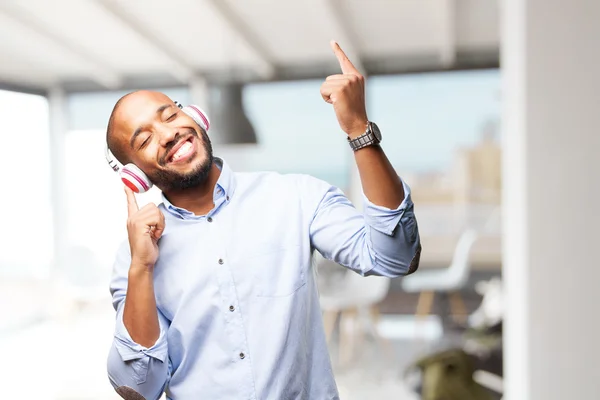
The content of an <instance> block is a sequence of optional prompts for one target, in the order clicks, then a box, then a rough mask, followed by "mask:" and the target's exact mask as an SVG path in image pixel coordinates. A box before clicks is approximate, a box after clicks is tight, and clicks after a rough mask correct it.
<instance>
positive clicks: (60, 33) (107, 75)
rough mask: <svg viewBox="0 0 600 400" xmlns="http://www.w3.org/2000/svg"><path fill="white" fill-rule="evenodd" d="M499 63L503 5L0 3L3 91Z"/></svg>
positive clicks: (237, 0)
mask: <svg viewBox="0 0 600 400" xmlns="http://www.w3.org/2000/svg"><path fill="white" fill-rule="evenodd" d="M330 39H335V40H337V41H338V42H339V43H340V45H341V46H342V48H343V49H344V50H345V51H346V53H347V54H348V56H349V57H350V59H351V60H352V61H353V62H354V63H355V65H356V66H357V67H358V68H359V69H360V70H361V71H362V72H363V73H365V74H369V75H376V74H389V73H405V72H414V71H430V70H445V69H467V68H481V67H484V68H487V67H496V66H498V58H499V55H498V53H499V51H498V49H499V23H498V3H497V0H486V1H482V0H302V1H299V0H170V1H166V0H52V1H48V0H0V87H1V88H5V89H13V90H22V91H30V92H45V91H46V90H48V89H49V88H52V87H56V86H61V87H63V88H64V89H65V90H67V91H94V90H122V89H131V88H140V87H159V86H185V85H187V84H189V82H190V81H191V80H193V79H197V78H200V79H207V80H209V81H219V80H232V79H233V80H238V81H242V82H252V81H270V80H285V79H305V78H316V77H323V76H325V75H327V74H331V73H337V71H338V65H336V59H335V57H334V56H333V54H332V53H331V49H330V47H329V40H330Z"/></svg>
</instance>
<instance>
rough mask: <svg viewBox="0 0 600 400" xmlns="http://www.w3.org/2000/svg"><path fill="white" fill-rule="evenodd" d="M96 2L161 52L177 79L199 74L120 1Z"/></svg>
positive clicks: (184, 80)
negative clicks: (125, 8)
mask: <svg viewBox="0 0 600 400" xmlns="http://www.w3.org/2000/svg"><path fill="white" fill-rule="evenodd" d="M96 2H97V3H98V4H99V5H100V6H102V7H103V8H104V9H105V10H106V11H107V12H108V13H109V14H110V15H112V16H113V17H114V18H115V19H117V20H118V21H120V22H121V23H122V24H123V25H125V26H126V27H127V28H128V29H129V30H131V31H133V32H135V33H136V34H138V35H139V36H140V37H141V38H142V39H143V40H145V41H146V42H147V43H148V44H149V45H150V46H152V47H153V48H154V49H155V50H157V51H158V52H159V53H161V54H162V55H163V57H164V58H165V60H166V61H167V62H168V63H169V64H171V66H172V68H173V69H172V70H171V71H169V73H170V74H171V75H172V76H173V77H174V78H175V79H177V80H178V81H180V82H181V83H186V84H187V83H188V82H189V81H190V80H191V79H192V78H194V76H196V75H197V73H196V71H194V68H193V67H192V66H191V65H190V64H188V63H187V61H186V60H185V58H184V57H182V56H181V55H180V54H178V53H177V52H175V51H173V50H171V48H172V46H169V44H168V43H167V42H166V41H165V39H164V38H161V37H160V35H157V34H155V33H154V31H153V30H152V29H151V28H150V27H146V26H144V25H143V24H141V23H140V22H138V21H136V20H135V19H134V18H132V16H131V15H129V14H128V13H127V12H126V11H125V10H124V9H123V7H122V6H121V5H120V4H119V1H115V0H96Z"/></svg>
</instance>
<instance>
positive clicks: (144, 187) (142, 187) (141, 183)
mask: <svg viewBox="0 0 600 400" xmlns="http://www.w3.org/2000/svg"><path fill="white" fill-rule="evenodd" d="M119 175H120V176H121V180H122V181H123V183H124V184H125V186H127V187H128V188H129V189H131V190H133V191H134V192H135V193H145V192H147V191H148V190H150V188H151V187H152V182H150V179H148V177H147V176H146V174H145V173H143V172H142V170H141V169H139V168H138V167H137V166H136V165H135V164H131V163H130V164H127V165H125V166H124V167H123V168H121V171H120V172H119Z"/></svg>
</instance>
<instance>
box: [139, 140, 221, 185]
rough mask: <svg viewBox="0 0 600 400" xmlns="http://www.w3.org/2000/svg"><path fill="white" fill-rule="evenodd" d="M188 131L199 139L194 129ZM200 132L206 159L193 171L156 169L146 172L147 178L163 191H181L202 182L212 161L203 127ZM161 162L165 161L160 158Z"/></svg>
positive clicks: (210, 150)
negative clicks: (149, 172)
mask: <svg viewBox="0 0 600 400" xmlns="http://www.w3.org/2000/svg"><path fill="white" fill-rule="evenodd" d="M189 133H191V134H192V135H193V136H194V137H195V138H196V140H200V139H199V138H198V133H197V132H196V131H194V130H190V131H189ZM200 133H201V134H202V139H203V140H202V148H203V149H204V153H205V154H206V160H204V162H202V163H201V164H200V165H198V166H197V167H196V168H195V169H194V170H193V171H191V172H187V173H185V174H183V173H180V172H177V171H170V170H168V169H166V170H158V171H155V172H153V173H152V174H148V178H150V180H151V181H152V183H154V184H155V185H156V186H157V187H158V188H160V189H161V190H162V191H163V192H171V191H181V190H187V189H191V188H195V187H198V186H200V185H202V184H204V183H205V182H206V180H207V179H208V175H209V174H210V170H211V168H212V164H213V161H214V157H213V150H212V144H211V142H210V139H209V138H208V135H207V134H206V132H205V131H204V129H200ZM175 139H177V138H175ZM177 143H179V141H178V140H173V144H172V146H171V147H170V148H167V149H166V153H168V152H169V151H170V150H171V148H172V147H173V146H175V145H176V144H177ZM161 163H165V161H164V160H161V162H159V164H161Z"/></svg>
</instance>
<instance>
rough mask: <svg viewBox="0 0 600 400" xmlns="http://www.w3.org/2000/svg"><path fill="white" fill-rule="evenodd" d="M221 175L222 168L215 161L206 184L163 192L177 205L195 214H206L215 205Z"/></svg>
mask: <svg viewBox="0 0 600 400" xmlns="http://www.w3.org/2000/svg"><path fill="white" fill-rule="evenodd" d="M220 176H221V170H220V169H219V167H218V166H217V165H216V164H215V163H213V165H212V167H211V170H210V173H209V174H208V179H206V182H204V184H202V185H200V186H198V187H196V188H193V189H186V190H183V191H170V192H163V194H164V195H165V197H166V198H167V199H169V201H170V202H171V204H173V205H174V206H175V207H179V208H183V209H185V210H188V211H190V212H192V213H194V214H195V215H206V214H208V212H209V211H210V210H212V209H213V208H214V206H215V204H214V191H215V185H216V184H217V181H218V180H219V177H220Z"/></svg>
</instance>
